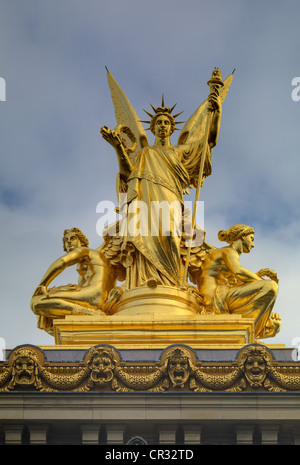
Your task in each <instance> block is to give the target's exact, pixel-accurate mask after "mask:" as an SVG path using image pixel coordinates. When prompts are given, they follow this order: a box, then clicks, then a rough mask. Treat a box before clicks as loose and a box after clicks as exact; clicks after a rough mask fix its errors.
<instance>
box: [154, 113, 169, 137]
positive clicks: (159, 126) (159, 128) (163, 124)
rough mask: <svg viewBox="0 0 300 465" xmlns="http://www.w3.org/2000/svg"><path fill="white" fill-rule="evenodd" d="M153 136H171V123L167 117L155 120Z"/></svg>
mask: <svg viewBox="0 0 300 465" xmlns="http://www.w3.org/2000/svg"><path fill="white" fill-rule="evenodd" d="M154 131H155V135H156V136H158V137H160V138H166V137H169V136H170V135H171V121H170V120H169V118H168V117H167V116H164V115H160V116H158V117H157V118H156V121H155V126H154Z"/></svg>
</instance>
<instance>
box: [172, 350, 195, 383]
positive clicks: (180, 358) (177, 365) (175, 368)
mask: <svg viewBox="0 0 300 465" xmlns="http://www.w3.org/2000/svg"><path fill="white" fill-rule="evenodd" d="M189 358H190V354H188V353H186V351H184V350H183V349H178V348H177V349H174V350H173V351H172V352H171V353H170V354H168V374H169V377H170V380H171V382H172V384H173V387H180V388H181V387H183V386H184V385H185V383H186V382H187V380H188V379H189V377H190V363H189Z"/></svg>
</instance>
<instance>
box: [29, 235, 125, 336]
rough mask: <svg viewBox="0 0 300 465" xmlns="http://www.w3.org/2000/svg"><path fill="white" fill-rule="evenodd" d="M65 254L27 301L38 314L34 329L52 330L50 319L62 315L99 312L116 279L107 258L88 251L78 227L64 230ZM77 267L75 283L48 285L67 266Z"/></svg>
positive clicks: (84, 238)
mask: <svg viewBox="0 0 300 465" xmlns="http://www.w3.org/2000/svg"><path fill="white" fill-rule="evenodd" d="M63 249H64V251H65V252H66V254H65V255H63V256H62V257H60V258H58V259H57V260H55V262H54V263H52V265H50V267H49V268H48V270H47V271H46V273H45V275H44V276H43V278H42V280H41V282H40V284H39V285H38V287H37V288H36V290H35V292H34V294H33V297H32V299H31V309H32V311H33V312H34V313H35V314H36V315H38V317H39V318H38V327H40V328H41V329H45V330H46V331H48V332H51V330H52V323H53V319H55V318H62V317H64V316H65V315H72V314H77V315H93V314H95V313H96V312H97V310H98V311H99V309H101V307H102V306H103V304H104V303H105V302H106V300H107V296H108V293H109V291H110V289H111V287H112V286H113V284H114V280H115V279H116V277H115V275H114V271H113V269H112V267H111V265H110V264H109V263H108V261H107V259H106V258H105V257H104V256H103V254H102V253H101V252H99V251H98V250H93V249H90V248H89V241H88V239H87V238H86V236H85V235H84V234H83V233H82V232H81V231H80V229H78V228H72V229H65V231H64V235H63ZM73 265H77V272H78V275H79V277H78V284H68V285H66V286H59V287H53V288H50V289H48V285H49V284H50V283H51V282H52V281H53V280H54V278H56V277H57V276H58V275H59V274H60V273H62V272H63V271H64V270H65V269H66V268H67V267H69V266H73Z"/></svg>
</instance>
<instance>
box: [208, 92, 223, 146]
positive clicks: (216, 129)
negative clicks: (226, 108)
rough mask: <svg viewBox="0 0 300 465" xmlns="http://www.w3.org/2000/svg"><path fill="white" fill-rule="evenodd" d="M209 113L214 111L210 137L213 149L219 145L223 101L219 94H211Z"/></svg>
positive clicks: (209, 141)
mask: <svg viewBox="0 0 300 465" xmlns="http://www.w3.org/2000/svg"><path fill="white" fill-rule="evenodd" d="M208 111H213V117H212V123H211V128H210V133H209V136H208V143H209V146H210V148H211V149H212V148H213V147H214V146H215V145H217V142H218V138H219V133H220V127H221V116H222V104H221V99H220V97H219V95H217V93H212V94H210V96H209V108H208Z"/></svg>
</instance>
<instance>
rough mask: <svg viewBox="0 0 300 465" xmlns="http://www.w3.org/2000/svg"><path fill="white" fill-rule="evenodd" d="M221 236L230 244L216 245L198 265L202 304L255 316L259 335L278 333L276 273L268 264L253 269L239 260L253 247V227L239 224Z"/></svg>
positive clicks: (225, 311) (213, 309) (218, 310)
mask: <svg viewBox="0 0 300 465" xmlns="http://www.w3.org/2000/svg"><path fill="white" fill-rule="evenodd" d="M218 237H219V240H220V241H225V242H227V243H228V244H229V245H228V246H226V247H221V248H216V249H213V250H212V251H211V252H210V253H209V254H208V255H207V257H206V259H205V260H204V262H203V264H202V267H201V268H200V269H199V272H198V276H197V284H198V289H199V292H200V294H201V296H202V297H203V305H204V306H205V307H206V308H207V309H208V311H210V312H212V313H239V314H241V315H243V316H245V317H248V318H249V317H250V318H254V319H255V337H256V338H267V337H273V336H275V335H276V334H277V333H278V332H279V330H280V318H279V316H278V315H277V314H271V311H272V308H273V306H274V304H275V300H276V297H277V293H278V284H277V282H278V279H277V274H276V273H275V272H274V271H272V270H269V269H267V268H265V269H263V270H260V271H258V272H257V273H253V272H252V271H250V270H247V269H246V268H243V267H242V266H241V264H240V255H241V254H242V253H243V252H244V253H249V252H250V251H251V249H252V248H253V247H254V229H253V228H251V227H249V226H247V225H244V224H236V225H234V226H232V227H231V228H230V229H229V230H227V231H219V233H218ZM262 276H268V277H269V278H271V279H268V280H265V279H263V277H262Z"/></svg>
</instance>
